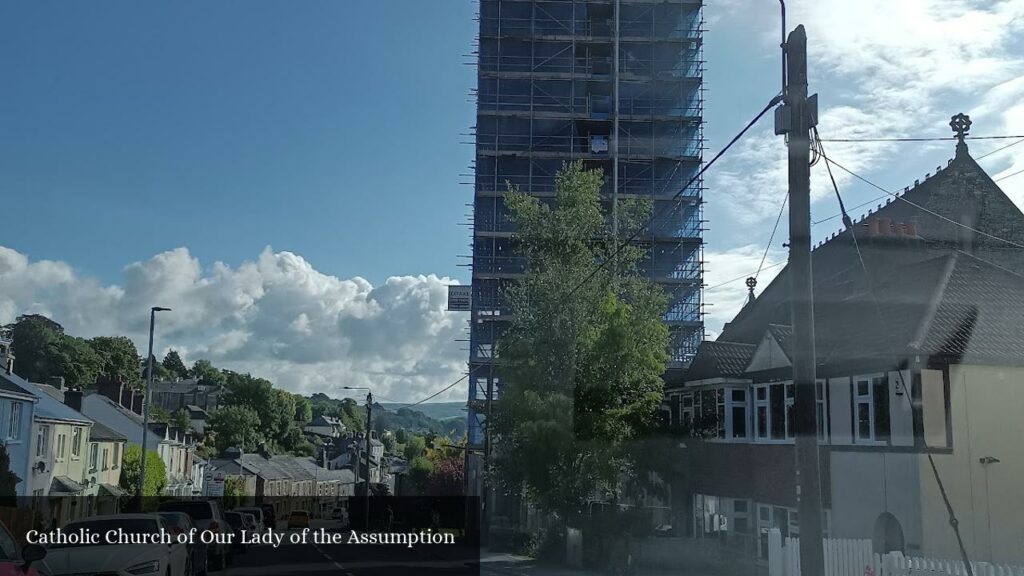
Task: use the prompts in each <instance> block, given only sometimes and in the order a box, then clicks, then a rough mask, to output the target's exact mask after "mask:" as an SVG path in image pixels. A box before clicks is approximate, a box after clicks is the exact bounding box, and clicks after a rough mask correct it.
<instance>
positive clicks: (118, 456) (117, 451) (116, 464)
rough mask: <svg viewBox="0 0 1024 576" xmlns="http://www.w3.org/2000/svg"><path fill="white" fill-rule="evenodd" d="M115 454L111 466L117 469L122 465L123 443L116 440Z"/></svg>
mask: <svg viewBox="0 0 1024 576" xmlns="http://www.w3.org/2000/svg"><path fill="white" fill-rule="evenodd" d="M113 454H114V457H113V462H112V466H111V468H113V469H117V468H118V467H119V466H120V465H121V444H120V443H119V442H114V446H113Z"/></svg>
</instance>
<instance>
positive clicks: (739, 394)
mask: <svg viewBox="0 0 1024 576" xmlns="http://www.w3.org/2000/svg"><path fill="white" fill-rule="evenodd" d="M732 401H733V402H746V401H747V391H746V390H733V391H732Z"/></svg>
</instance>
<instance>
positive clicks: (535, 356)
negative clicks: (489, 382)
mask: <svg viewBox="0 0 1024 576" xmlns="http://www.w3.org/2000/svg"><path fill="white" fill-rule="evenodd" d="M603 181H604V177H603V174H602V173H601V171H600V170H592V171H591V170H585V169H584V168H583V166H582V164H581V163H574V164H571V165H568V166H566V167H565V168H564V169H563V170H562V171H561V172H560V173H559V174H558V177H557V179H556V193H555V201H554V203H553V204H551V205H549V204H546V203H542V202H540V201H539V200H538V199H536V198H533V197H531V196H528V195H526V194H523V193H520V192H518V191H517V190H510V191H509V192H508V193H507V194H506V196H505V199H506V204H507V205H508V207H509V212H510V216H511V219H512V221H513V222H514V223H515V224H516V227H517V230H518V231H517V232H516V234H515V236H514V240H515V243H516V248H517V250H518V251H519V252H520V253H521V254H523V255H524V256H526V257H527V261H528V262H529V267H528V271H527V273H526V275H525V276H524V277H523V278H522V279H521V280H518V281H516V282H515V283H514V284H512V285H511V286H510V287H509V288H508V289H507V290H506V291H505V298H506V301H507V302H508V305H509V307H510V310H511V318H512V322H511V324H510V326H509V330H508V332H506V334H505V336H504V337H503V339H502V340H501V341H500V344H499V347H498V351H497V354H498V357H499V358H500V359H501V364H500V367H501V368H500V369H501V376H502V401H501V402H500V403H498V404H497V405H496V409H495V413H494V415H493V419H492V424H491V426H492V428H491V431H492V438H493V446H494V454H493V458H492V469H491V470H490V473H491V476H492V478H493V479H494V481H495V482H497V483H499V484H500V485H502V486H503V487H504V488H505V489H506V490H509V491H514V492H519V491H520V490H524V495H525V496H526V497H527V498H528V499H529V500H530V501H532V502H533V503H534V504H536V505H538V506H539V507H541V508H542V509H544V510H546V511H548V512H550V513H555V514H557V515H558V516H560V517H561V518H562V519H563V520H565V519H567V518H568V517H569V516H571V515H573V514H575V513H577V512H578V511H580V510H581V509H582V508H583V507H584V505H585V503H586V502H587V501H588V500H590V499H592V498H593V497H595V496H600V495H602V494H607V493H609V492H611V491H613V490H614V489H615V487H616V486H617V484H618V482H619V480H620V476H621V474H622V470H623V468H624V467H625V466H626V464H627V463H628V454H627V453H626V451H625V450H624V449H623V445H624V443H625V442H627V441H628V440H630V439H631V438H634V437H636V436H637V435H638V434H639V433H640V431H641V430H643V429H644V426H645V425H646V423H647V422H648V421H649V420H650V418H652V417H653V416H654V414H655V412H656V410H657V409H658V406H659V404H660V402H661V399H662V388H663V382H662V379H661V374H662V373H663V372H664V370H665V368H666V366H667V362H668V353H667V351H668V346H669V334H668V330H667V328H666V327H665V326H664V324H663V323H662V322H661V317H662V315H663V314H664V312H665V310H666V298H665V296H664V293H663V292H662V291H661V289H660V288H658V287H657V285H655V284H653V283H652V282H651V281H649V280H647V279H644V278H642V276H641V275H640V274H639V270H638V263H639V262H640V260H641V258H642V256H643V252H642V251H641V249H640V248H638V247H636V246H630V245H624V244H621V242H622V240H621V238H623V237H628V235H631V234H632V233H633V232H634V231H636V230H638V227H639V226H640V225H641V223H642V222H643V221H644V220H645V219H646V216H647V215H648V214H649V213H650V204H649V203H645V202H621V203H620V204H619V212H618V221H619V229H618V232H619V235H620V236H618V237H616V236H615V235H614V234H613V233H612V230H611V228H610V226H609V224H608V222H609V220H610V218H608V215H607V214H605V212H604V211H603V209H602V204H601V199H600V189H601V187H602V184H603ZM616 252H617V253H616ZM595 262H606V263H607V265H606V266H605V268H603V269H601V270H595V266H594V263H595Z"/></svg>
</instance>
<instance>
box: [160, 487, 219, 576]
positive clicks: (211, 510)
mask: <svg viewBox="0 0 1024 576" xmlns="http://www.w3.org/2000/svg"><path fill="white" fill-rule="evenodd" d="M157 509H158V510H159V511H161V512H184V513H186V514H188V516H189V518H191V519H192V523H193V524H195V525H196V528H198V529H199V531H203V530H210V531H212V532H218V533H220V534H221V535H227V534H230V533H231V526H229V525H228V522H227V520H225V519H224V514H223V513H222V512H221V509H220V504H218V503H217V502H214V501H212V500H171V501H168V502H161V503H160V506H159V507H158V508H157ZM225 541H226V540H221V541H219V542H217V543H215V544H210V545H209V546H208V547H207V549H206V562H207V566H208V568H209V569H210V570H215V571H216V570H223V569H224V568H226V567H227V566H228V564H231V562H232V560H233V557H232V550H231V546H230V545H229V544H224V543H223V542H225Z"/></svg>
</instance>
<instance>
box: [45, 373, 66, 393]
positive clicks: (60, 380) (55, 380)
mask: <svg viewBox="0 0 1024 576" xmlns="http://www.w3.org/2000/svg"><path fill="white" fill-rule="evenodd" d="M46 383H47V384H49V385H50V386H53V387H54V388H56V389H57V390H64V377H63V376H50V377H49V378H47V379H46Z"/></svg>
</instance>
